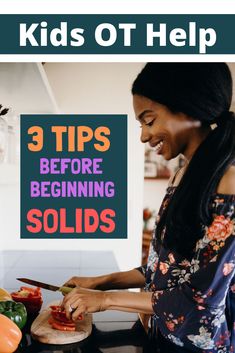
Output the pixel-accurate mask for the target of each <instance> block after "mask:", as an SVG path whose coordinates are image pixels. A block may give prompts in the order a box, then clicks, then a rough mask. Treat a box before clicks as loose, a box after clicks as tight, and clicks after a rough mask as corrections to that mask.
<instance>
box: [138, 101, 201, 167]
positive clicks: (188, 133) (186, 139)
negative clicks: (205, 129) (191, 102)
mask: <svg viewBox="0 0 235 353" xmlns="http://www.w3.org/2000/svg"><path fill="white" fill-rule="evenodd" d="M133 107H134V111H135V115H136V119H137V120H138V121H139V122H140V126H141V141H142V142H143V143H145V142H149V144H150V146H151V147H153V148H155V150H156V153H157V154H161V155H162V156H163V157H164V158H165V159H166V160H170V159H172V158H175V157H176V156H178V154H180V153H182V154H184V155H185V157H186V158H188V159H190V158H191V156H192V154H193V153H194V151H195V149H196V148H197V147H198V145H199V144H200V142H201V141H202V136H201V135H202V134H201V133H199V130H200V126H201V124H200V121H198V120H195V119H192V118H190V117H189V116H187V115H185V114H183V113H172V112H171V111H170V110H169V109H168V108H167V107H166V106H165V105H162V104H160V103H157V102H154V101H152V100H151V99H149V98H146V97H143V96H139V95H134V96H133Z"/></svg>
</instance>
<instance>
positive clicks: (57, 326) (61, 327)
mask: <svg viewBox="0 0 235 353" xmlns="http://www.w3.org/2000/svg"><path fill="white" fill-rule="evenodd" d="M51 326H52V328H53V329H54V330H60V331H75V329H76V327H75V325H74V326H72V327H71V326H68V325H63V324H62V323H58V322H53V323H52V325H51Z"/></svg>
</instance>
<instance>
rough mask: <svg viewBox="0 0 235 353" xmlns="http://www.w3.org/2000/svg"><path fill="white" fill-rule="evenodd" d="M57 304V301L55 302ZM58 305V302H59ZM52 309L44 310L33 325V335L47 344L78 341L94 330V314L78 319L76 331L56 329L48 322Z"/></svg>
mask: <svg viewBox="0 0 235 353" xmlns="http://www.w3.org/2000/svg"><path fill="white" fill-rule="evenodd" d="M53 305H55V303H53ZM57 305H58V304H57ZM50 313H51V309H50V308H47V309H45V310H43V311H42V312H41V313H40V314H39V315H38V316H37V318H36V319H35V320H34V322H33V323H32V326H31V335H32V337H33V338H34V339H35V340H37V341H39V342H42V343H46V344H69V343H76V342H80V341H82V340H84V339H85V338H87V337H88V336H89V335H90V334H91V331H92V315H91V314H87V315H85V316H84V319H83V320H81V321H78V323H77V327H76V331H72V332H70V331H65V332H63V331H59V330H54V329H53V328H52V327H51V325H49V323H48V319H49V317H50V315H51V314H50Z"/></svg>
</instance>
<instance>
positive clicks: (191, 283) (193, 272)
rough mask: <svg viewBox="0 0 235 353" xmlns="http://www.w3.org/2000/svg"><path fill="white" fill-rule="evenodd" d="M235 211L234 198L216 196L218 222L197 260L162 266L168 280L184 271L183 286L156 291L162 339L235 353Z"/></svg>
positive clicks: (207, 234)
mask: <svg viewBox="0 0 235 353" xmlns="http://www.w3.org/2000/svg"><path fill="white" fill-rule="evenodd" d="M234 208H235V196H234V195H215V197H214V199H213V202H212V208H211V212H212V215H213V221H212V223H211V225H210V226H208V227H205V234H204V237H203V238H202V239H200V240H199V241H198V243H197V244H196V248H195V255H194V257H193V259H192V260H191V261H187V260H185V261H182V262H181V263H179V264H177V263H174V256H173V254H171V263H170V265H169V262H168V264H167V265H166V266H165V267H164V262H160V266H161V268H162V274H163V276H164V273H166V271H169V272H170V271H172V272H173V271H178V273H179V272H180V271H181V272H182V271H184V280H182V279H181V280H180V281H178V283H177V284H175V285H174V286H172V287H170V288H162V289H161V290H159V289H158V290H157V289H156V288H157V286H156V287H155V288H154V286H153V295H152V304H153V309H154V313H155V315H154V316H155V319H156V321H157V325H158V326H159V328H160V330H161V332H162V334H164V335H165V336H166V337H167V338H168V339H170V340H172V341H173V342H174V343H176V344H178V345H180V346H185V347H188V348H191V349H192V347H194V349H195V352H197V351H198V350H197V349H203V351H202V350H200V352H208V353H209V352H220V350H219V349H221V352H224V350H222V349H223V347H229V346H230V347H232V348H230V349H233V350H232V352H234V351H235V347H234V321H235V319H234V316H235V314H234V299H235V298H234V293H235V279H234V278H235V277H234V275H235V229H234V224H235V212H234ZM164 271H165V272H164ZM168 275H169V274H168ZM155 280H156V281H157V277H155ZM221 347H222V348H221ZM194 349H193V350H194ZM226 352H227V351H226Z"/></svg>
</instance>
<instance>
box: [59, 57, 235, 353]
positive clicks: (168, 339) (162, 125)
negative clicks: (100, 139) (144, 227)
mask: <svg viewBox="0 0 235 353" xmlns="http://www.w3.org/2000/svg"><path fill="white" fill-rule="evenodd" d="M132 94H133V105H134V110H135V114H136V119H137V120H138V121H139V122H140V124H141V130H142V131H141V141H142V142H143V143H146V142H148V143H150V145H151V146H152V147H154V148H155V150H156V153H157V154H161V155H162V156H163V157H164V158H165V159H167V160H170V159H172V158H175V157H176V156H178V155H179V154H183V155H184V156H185V158H186V160H187V163H186V164H185V167H184V169H182V170H181V172H180V173H177V175H176V177H175V178H173V182H172V184H171V185H170V186H169V188H168V189H167V193H166V195H165V198H164V200H163V202H162V206H161V208H160V210H159V214H158V217H157V221H156V226H155V230H154V232H153V239H152V243H151V247H150V252H149V256H148V262H147V264H146V266H143V267H141V268H138V269H133V270H131V271H127V272H122V273H113V274H110V275H106V276H100V277H92V278H83V277H73V278H71V279H70V280H69V281H68V282H67V283H66V285H72V286H80V287H79V288H75V289H74V290H73V291H72V292H71V293H69V294H68V295H67V296H66V297H65V299H64V302H63V306H64V308H65V310H66V313H67V317H68V318H71V308H72V312H73V314H72V318H73V319H74V320H76V319H77V318H78V316H79V315H80V314H82V313H86V312H96V311H103V310H108V309H109V310H122V311H128V312H141V313H147V314H150V315H151V320H150V323H151V325H150V326H151V327H150V332H151V334H152V338H153V341H152V344H153V348H156V352H159V351H160V352H161V353H165V352H171V353H175V352H182V353H186V352H201V353H218V352H234V347H235V332H234V328H235V325H234V324H235V318H234V312H235V308H234V293H235V292H234V283H235V237H234V235H235V231H234V222H235V213H234V210H235V188H234V185H235V183H234V181H235V168H234V167H233V166H232V165H233V163H234V161H235V118H234V114H233V113H232V112H230V111H229V108H230V104H231V98H232V79H231V75H230V71H229V69H228V66H227V65H226V64H223V63H175V64H173V63H164V64H162V63H150V64H147V65H146V66H145V67H144V68H143V70H142V71H141V72H140V74H139V75H138V77H137V78H136V80H135V81H134V84H133V87H132ZM212 125H213V126H215V128H213V129H212ZM179 176H180V178H179ZM176 181H177V183H176ZM81 287H84V288H81ZM135 287H144V288H145V292H141V293H130V292H124V291H123V292H112V291H111V292H104V291H103V290H107V289H126V288H135ZM91 288H92V289H96V290H91Z"/></svg>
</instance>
